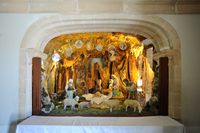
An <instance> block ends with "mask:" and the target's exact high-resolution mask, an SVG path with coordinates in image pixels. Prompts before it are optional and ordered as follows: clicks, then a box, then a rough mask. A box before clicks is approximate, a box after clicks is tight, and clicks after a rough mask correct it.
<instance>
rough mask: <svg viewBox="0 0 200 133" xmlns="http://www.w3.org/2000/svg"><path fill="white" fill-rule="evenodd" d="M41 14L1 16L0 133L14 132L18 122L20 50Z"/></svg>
mask: <svg viewBox="0 0 200 133" xmlns="http://www.w3.org/2000/svg"><path fill="white" fill-rule="evenodd" d="M41 16H42V15H41V14H40V15H39V14H31V15H27V14H0V133H7V132H11V133H12V132H14V130H15V125H16V122H17V120H18V115H19V114H18V104H19V103H18V92H19V80H18V77H19V48H20V44H21V41H22V38H23V36H24V34H25V32H26V30H27V29H28V27H29V26H30V25H31V24H32V23H33V22H34V21H36V20H37V19H38V18H40V17H41Z"/></svg>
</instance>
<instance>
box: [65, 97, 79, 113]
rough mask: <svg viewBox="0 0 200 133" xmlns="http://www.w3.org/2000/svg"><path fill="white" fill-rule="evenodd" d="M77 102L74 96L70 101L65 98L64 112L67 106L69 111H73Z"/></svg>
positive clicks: (77, 99) (77, 98)
mask: <svg viewBox="0 0 200 133" xmlns="http://www.w3.org/2000/svg"><path fill="white" fill-rule="evenodd" d="M78 101H79V97H78V96H76V97H75V98H74V99H71V98H66V99H64V102H63V103H64V110H66V107H67V106H71V110H74V109H75V105H77V104H78Z"/></svg>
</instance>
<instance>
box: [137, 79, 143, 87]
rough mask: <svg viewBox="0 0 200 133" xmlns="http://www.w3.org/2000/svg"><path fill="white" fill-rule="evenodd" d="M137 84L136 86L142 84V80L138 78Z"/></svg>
mask: <svg viewBox="0 0 200 133" xmlns="http://www.w3.org/2000/svg"><path fill="white" fill-rule="evenodd" d="M137 86H138V87H141V86H142V80H141V79H139V80H138V81H137Z"/></svg>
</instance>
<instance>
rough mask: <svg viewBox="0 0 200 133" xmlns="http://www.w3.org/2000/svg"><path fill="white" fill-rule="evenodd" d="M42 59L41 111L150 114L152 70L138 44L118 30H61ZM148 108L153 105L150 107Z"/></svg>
mask: <svg viewBox="0 0 200 133" xmlns="http://www.w3.org/2000/svg"><path fill="white" fill-rule="evenodd" d="M44 53H45V54H46V55H47V57H46V59H45V60H43V62H42V83H41V84H42V90H41V112H42V113H43V114H44V115H95V116H98V115H103V116H104V115H156V114H157V113H158V105H157V104H158V95H157V94H156V93H155V92H156V90H155V89H156V88H155V80H154V79H156V72H154V70H153V67H152V64H151V63H150V62H152V60H153V59H152V58H148V57H147V52H146V49H145V46H144V44H143V43H142V42H141V41H140V40H139V39H137V37H135V36H134V35H131V34H127V33H119V32H88V33H75V34H65V35H60V36H58V37H55V38H53V39H52V40H50V41H49V42H48V44H47V46H46V48H45V51H44ZM152 106H154V108H153V109H152Z"/></svg>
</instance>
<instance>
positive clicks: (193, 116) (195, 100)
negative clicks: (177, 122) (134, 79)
mask: <svg viewBox="0 0 200 133" xmlns="http://www.w3.org/2000/svg"><path fill="white" fill-rule="evenodd" d="M46 15H47V14H46ZM42 16H45V14H0V74H1V76H0V91H1V92H0V133H6V132H14V129H15V125H16V122H17V120H18V115H19V113H18V105H19V101H18V95H19V94H18V92H19V79H18V77H19V75H20V73H19V48H20V44H21V41H22V39H23V36H24V34H25V32H26V30H27V29H28V27H29V26H30V25H31V24H32V23H34V22H35V21H36V20H38V19H39V18H41V17H42ZM160 16H161V17H162V18H164V19H165V20H167V21H168V22H169V23H170V24H171V25H172V26H174V28H175V29H176V31H177V33H178V35H179V37H180V39H181V53H182V56H181V58H182V93H181V97H182V111H181V112H182V121H183V124H185V125H186V126H187V127H188V128H187V129H188V132H187V133H193V132H196V133H197V132H198V131H200V106H199V101H200V96H199V95H200V93H198V92H200V87H199V80H200V69H199V68H200V59H199V57H200V52H199V50H200V26H199V24H200V15H160Z"/></svg>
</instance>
